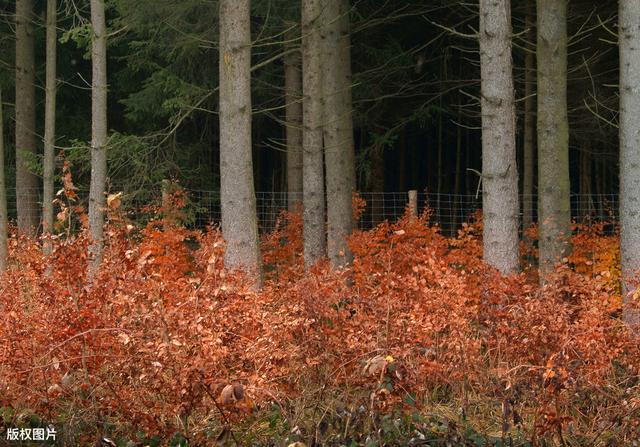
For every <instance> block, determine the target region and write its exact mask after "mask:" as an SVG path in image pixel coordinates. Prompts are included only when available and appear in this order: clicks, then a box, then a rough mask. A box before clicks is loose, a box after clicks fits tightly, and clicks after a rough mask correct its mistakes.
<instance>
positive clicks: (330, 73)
mask: <svg viewBox="0 0 640 447" xmlns="http://www.w3.org/2000/svg"><path fill="white" fill-rule="evenodd" d="M341 3H343V1H342V0H325V1H324V2H323V7H324V8H323V12H322V17H323V24H322V28H321V37H322V47H323V57H322V59H323V60H322V69H323V71H322V84H323V85H322V89H323V99H324V119H323V125H324V126H323V131H324V157H325V164H326V185H327V224H328V225H327V253H328V256H329V259H330V261H331V264H332V266H333V267H342V266H344V265H346V264H349V263H350V262H351V259H352V257H351V253H350V251H349V247H348V246H347V236H349V234H351V230H352V221H353V218H352V210H351V208H352V206H351V198H352V193H353V187H354V174H353V173H352V171H354V169H353V165H352V161H351V160H352V159H353V157H351V156H350V155H349V154H350V153H353V125H352V124H351V99H350V98H351V90H350V87H351V84H350V80H349V79H350V72H351V69H350V67H348V68H347V67H345V65H347V64H351V57H350V53H349V51H350V49H349V48H347V51H346V52H345V51H341V47H343V45H342V43H341V41H342V40H343V39H344V38H345V37H344V36H343V35H342V32H343V28H344V27H343V26H341V22H343V17H342V14H345V16H346V19H347V21H348V11H349V10H348V9H347V10H346V11H345V10H344V9H345V8H341ZM346 29H347V31H346V32H347V33H348V26H347V27H346ZM346 73H348V74H346ZM345 96H348V97H349V99H348V100H347V99H346V98H345Z"/></svg>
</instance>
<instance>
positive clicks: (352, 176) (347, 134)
mask: <svg viewBox="0 0 640 447" xmlns="http://www.w3.org/2000/svg"><path fill="white" fill-rule="evenodd" d="M339 3H340V11H339V13H340V16H339V19H338V31H339V41H338V60H339V61H340V63H339V64H338V65H337V66H336V67H335V72H336V77H337V78H338V82H339V85H340V101H341V104H340V107H341V110H342V113H341V117H342V119H341V120H340V126H339V128H338V133H339V135H340V141H341V142H343V144H344V148H345V153H344V154H343V157H344V163H345V165H346V167H345V175H346V176H347V182H348V184H350V185H351V192H355V191H357V184H356V152H355V141H354V133H353V96H352V73H351V21H350V12H351V0H340V1H339ZM349 207H350V209H351V195H350V197H349ZM349 215H350V216H351V213H350V214H349Z"/></svg>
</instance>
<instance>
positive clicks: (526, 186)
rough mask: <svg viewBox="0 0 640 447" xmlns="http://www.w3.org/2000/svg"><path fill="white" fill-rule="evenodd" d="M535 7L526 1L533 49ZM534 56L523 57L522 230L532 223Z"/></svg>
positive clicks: (534, 41) (534, 125) (530, 51)
mask: <svg viewBox="0 0 640 447" xmlns="http://www.w3.org/2000/svg"><path fill="white" fill-rule="evenodd" d="M535 22H536V7H535V0H527V11H526V17H525V27H526V28H527V34H526V35H527V42H528V43H529V44H530V45H531V46H533V48H535V43H536V40H535V39H536V32H535ZM535 70H536V55H535V50H533V49H531V47H529V48H527V51H526V54H525V57H524V96H525V99H524V145H523V157H522V159H523V165H524V166H523V176H522V228H523V229H527V228H529V227H530V226H531V224H532V223H533V184H534V183H533V182H534V169H535V153H536V139H535V138H536V101H535V98H534V94H535V91H536V88H535V84H536V71H535Z"/></svg>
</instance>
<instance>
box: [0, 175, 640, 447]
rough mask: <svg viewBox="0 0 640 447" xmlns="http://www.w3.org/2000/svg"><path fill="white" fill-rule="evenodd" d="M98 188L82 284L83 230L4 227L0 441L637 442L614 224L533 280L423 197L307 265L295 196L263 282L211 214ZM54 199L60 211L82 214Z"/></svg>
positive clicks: (178, 199)
mask: <svg viewBox="0 0 640 447" xmlns="http://www.w3.org/2000/svg"><path fill="white" fill-rule="evenodd" d="M67 186H68V187H69V186H70V185H67ZM174 199H175V200H174V204H173V207H174V208H179V207H180V205H181V203H183V200H184V197H183V196H181V195H180V194H179V193H176V195H175V197H174ZM63 202H64V201H62V200H61V204H62V203H63ZM109 205H110V207H111V209H110V220H109V224H108V226H107V230H106V235H107V240H106V251H105V256H104V263H103V266H102V269H101V271H100V273H99V275H98V278H97V281H96V282H95V283H94V284H93V285H91V286H88V285H87V283H86V280H85V271H86V253H87V235H86V231H82V230H80V231H68V232H66V233H65V231H64V228H61V229H59V230H60V231H61V236H59V237H57V238H55V240H54V241H53V245H54V248H55V249H54V251H53V254H52V255H51V256H50V257H45V256H43V255H42V251H41V248H40V244H39V242H38V241H35V240H31V239H26V238H18V237H16V236H15V235H14V236H12V237H11V239H10V244H9V245H10V259H11V266H10V268H9V270H8V271H7V272H6V274H5V275H4V277H3V278H2V281H1V283H0V312H1V313H2V315H3V318H2V320H0V408H1V409H0V418H1V419H0V439H2V440H4V439H6V438H5V435H4V430H6V429H7V428H10V427H29V426H43V425H45V424H50V423H51V424H54V426H56V427H57V428H58V431H59V433H60V436H59V437H58V442H59V445H70V446H74V445H86V444H87V443H91V442H93V441H95V440H96V439H98V438H99V437H101V436H110V437H111V438H113V439H114V440H115V441H116V442H117V443H118V445H122V446H125V445H192V446H195V445H214V444H215V443H218V444H219V445H224V444H228V445H234V444H236V443H237V444H240V445H288V444H292V443H294V442H303V443H305V444H306V445H314V444H315V445H336V446H338V445H347V446H351V445H353V446H356V445H369V446H381V445H434V446H436V445H438V446H439V445H442V446H445V445H469V446H485V445H486V446H488V445H501V446H506V445H522V446H525V445H531V446H536V445H567V446H569V445H588V446H591V445H594V446H595V445H603V446H604V445H607V446H609V445H634V444H633V443H634V442H636V443H637V442H638V439H639V433H640V432H639V430H640V384H639V380H638V372H639V370H640V369H639V368H640V352H639V347H638V341H637V339H634V336H633V335H632V334H630V333H629V332H628V330H627V328H626V327H625V325H624V324H623V323H622V322H621V320H620V318H619V310H620V292H619V289H618V277H619V267H618V262H619V261H618V257H619V255H618V253H617V251H616V250H617V242H616V238H615V236H611V235H607V234H605V233H604V231H603V228H601V227H599V226H598V225H592V226H589V227H584V228H581V229H580V231H579V232H576V236H575V237H574V240H573V247H574V251H573V253H574V254H573V255H572V257H571V258H570V259H567V260H565V261H566V262H565V263H564V264H562V265H559V266H558V269H557V273H556V276H555V277H554V278H552V279H551V280H550V281H549V282H548V283H547V285H546V286H545V287H544V288H539V287H538V286H537V279H536V273H535V269H534V268H533V267H529V268H527V269H525V270H524V271H523V272H522V273H520V274H518V275H514V276H511V277H507V278H505V277H501V276H500V275H499V274H498V273H497V272H496V271H494V270H492V269H491V268H489V267H488V266H487V265H485V264H484V263H483V262H482V242H481V232H482V223H481V221H480V219H476V220H475V221H473V222H472V223H469V224H466V225H465V226H464V227H463V229H462V230H461V231H460V232H459V233H458V235H457V236H456V237H453V238H451V237H445V236H443V235H442V234H441V233H440V232H439V230H438V227H437V226H433V225H431V224H430V222H429V214H428V213H424V214H423V215H421V216H419V217H413V216H410V215H408V214H407V215H405V216H404V217H403V218H401V219H400V220H399V221H398V222H395V223H388V222H385V223H383V224H381V225H379V226H377V227H376V228H374V229H373V230H370V231H356V232H355V233H354V234H353V235H352V236H351V238H350V241H349V245H350V247H351V250H352V251H353V253H354V262H353V265H352V266H351V267H349V268H348V269H344V270H340V271H332V270H331V269H330V268H329V266H328V264H327V263H326V262H321V263H319V264H318V265H317V266H316V267H315V268H314V269H313V271H312V272H310V273H305V272H304V267H303V259H302V222H301V216H300V215H299V214H297V213H286V212H285V213H283V214H282V216H281V220H280V222H279V224H278V226H277V228H276V230H275V231H274V232H272V233H270V234H268V235H266V236H265V237H264V238H263V240H262V251H263V256H264V264H265V267H266V271H267V274H266V275H267V280H266V283H265V286H264V288H263V290H261V291H260V292H255V291H253V290H251V289H249V288H247V287H246V286H245V281H243V278H242V275H239V274H235V273H228V272H225V271H224V270H223V253H224V242H223V240H222V237H221V233H220V231H219V230H218V229H217V228H216V227H211V228H209V229H208V230H207V231H203V232H201V231H192V230H188V229H186V228H185V227H183V226H182V225H181V224H180V218H179V213H178V214H176V213H172V212H169V211H168V210H166V209H162V208H159V209H156V210H155V212H156V218H155V219H152V220H150V221H149V222H148V223H147V224H146V225H144V226H138V225H135V224H134V223H133V222H131V221H129V220H128V219H127V215H126V213H124V212H122V211H121V210H120V209H119V207H118V206H119V197H118V196H112V197H110V201H109ZM63 206H64V205H63ZM361 206H362V204H361V203H359V204H358V206H356V215H357V214H358V210H359V209H360V207H361ZM64 210H66V211H64ZM64 210H63V211H64V213H63V215H62V218H61V223H60V225H61V226H62V227H64V226H65V225H67V226H72V225H75V228H78V227H82V226H83V225H86V222H84V219H83V215H82V209H78V207H73V206H71V205H69V206H68V207H66V208H64ZM74 213H76V214H78V216H76V218H77V221H76V223H75V224H74V223H73V222H72V215H73V214H74ZM356 217H357V216H356ZM74 219H75V218H74ZM522 253H523V259H532V257H533V258H535V249H534V248H533V247H532V246H531V245H526V244H524V243H523V246H522ZM0 442H1V441H0ZM298 445H299V444H298Z"/></svg>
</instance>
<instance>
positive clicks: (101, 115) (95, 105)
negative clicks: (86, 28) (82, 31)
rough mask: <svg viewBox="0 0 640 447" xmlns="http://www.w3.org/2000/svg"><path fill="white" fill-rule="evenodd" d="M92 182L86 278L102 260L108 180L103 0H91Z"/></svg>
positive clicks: (91, 275)
mask: <svg viewBox="0 0 640 447" xmlns="http://www.w3.org/2000/svg"><path fill="white" fill-rule="evenodd" d="M91 26H92V28H93V39H92V44H91V61H92V62H91V66H92V78H91V184H90V187H89V232H90V235H91V243H90V245H89V280H90V281H93V279H94V278H95V275H96V274H97V273H98V270H99V268H100V264H101V263H102V253H103V250H104V207H105V193H106V182H107V29H106V23H105V14H104V0H91Z"/></svg>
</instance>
